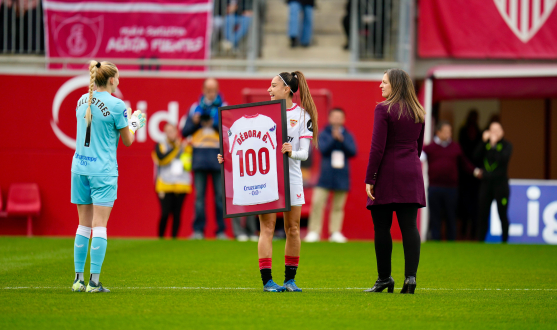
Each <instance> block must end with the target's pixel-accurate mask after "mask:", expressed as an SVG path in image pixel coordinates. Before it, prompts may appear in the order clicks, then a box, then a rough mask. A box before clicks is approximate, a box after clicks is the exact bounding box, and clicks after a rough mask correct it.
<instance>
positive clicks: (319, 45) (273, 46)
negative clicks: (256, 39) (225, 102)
mask: <svg viewBox="0 0 557 330" xmlns="http://www.w3.org/2000/svg"><path fill="white" fill-rule="evenodd" d="M314 41H315V42H314V43H315V44H314V45H312V46H310V47H307V48H304V47H296V48H290V39H289V38H288V37H287V36H286V35H285V34H266V35H265V38H263V52H262V57H261V58H262V59H264V60H295V61H300V62H347V61H349V59H350V53H349V52H348V51H345V50H343V49H342V46H343V45H344V43H345V38H344V36H343V35H315V36H314Z"/></svg>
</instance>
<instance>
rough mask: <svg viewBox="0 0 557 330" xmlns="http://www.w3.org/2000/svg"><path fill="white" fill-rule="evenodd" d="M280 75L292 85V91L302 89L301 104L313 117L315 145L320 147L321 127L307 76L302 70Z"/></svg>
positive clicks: (287, 83)
mask: <svg viewBox="0 0 557 330" xmlns="http://www.w3.org/2000/svg"><path fill="white" fill-rule="evenodd" d="M279 76H280V77H281V78H282V80H283V81H284V82H285V83H286V85H287V86H288V87H290V92H291V93H292V94H294V93H296V92H297V91H298V90H300V102H301V103H302V104H301V106H302V108H303V109H304V110H306V111H307V113H308V114H309V116H310V119H311V127H312V132H313V139H312V141H313V145H314V146H315V148H318V140H319V138H318V137H319V128H318V127H317V107H316V106H315V103H314V102H313V98H312V97H311V93H310V91H309V86H308V83H307V81H306V77H305V76H304V74H303V73H302V72H301V71H294V72H291V73H288V72H281V73H280V74H279ZM304 122H305V120H304Z"/></svg>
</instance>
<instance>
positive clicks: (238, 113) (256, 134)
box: [219, 100, 290, 218]
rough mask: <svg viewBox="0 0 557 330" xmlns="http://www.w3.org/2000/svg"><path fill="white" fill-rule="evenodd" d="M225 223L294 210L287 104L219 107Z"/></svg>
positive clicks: (282, 101)
mask: <svg viewBox="0 0 557 330" xmlns="http://www.w3.org/2000/svg"><path fill="white" fill-rule="evenodd" d="M219 123H220V125H219V133H220V134H219V136H220V153H221V155H222V156H223V158H224V163H223V164H222V165H221V171H222V185H223V192H224V193H223V211H224V217H225V218H233V217H242V216H246V215H252V214H265V213H276V212H288V211H290V185H289V184H288V183H289V182H290V180H289V163H288V156H287V155H285V154H282V152H281V148H282V144H283V143H284V142H286V141H287V139H288V134H287V125H286V102H285V100H277V101H268V102H258V103H248V104H240V105H234V106H228V107H221V108H219Z"/></svg>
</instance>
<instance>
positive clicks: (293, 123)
mask: <svg viewBox="0 0 557 330" xmlns="http://www.w3.org/2000/svg"><path fill="white" fill-rule="evenodd" d="M286 126H287V127H288V129H287V131H288V142H289V143H290V144H292V150H293V151H298V150H300V139H313V123H312V121H311V117H310V115H309V113H307V111H306V110H304V109H302V108H301V107H300V106H299V105H297V104H296V103H293V104H292V107H291V108H290V109H287V110H286ZM308 151H309V150H308ZM288 162H289V165H290V171H289V173H290V184H299V185H301V184H303V183H304V181H303V179H302V168H301V163H302V162H301V161H299V160H295V159H292V158H288Z"/></svg>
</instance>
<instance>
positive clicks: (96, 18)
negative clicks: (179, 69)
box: [43, 0, 212, 69]
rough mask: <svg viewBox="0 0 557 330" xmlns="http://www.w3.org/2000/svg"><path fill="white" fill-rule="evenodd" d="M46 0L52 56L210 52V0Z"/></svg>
mask: <svg viewBox="0 0 557 330" xmlns="http://www.w3.org/2000/svg"><path fill="white" fill-rule="evenodd" d="M43 4H44V5H43V6H44V12H45V28H46V33H45V35H46V40H47V42H46V54H47V57H50V58H60V57H64V58H68V57H76V58H91V59H103V58H126V59H207V58H208V57H209V49H210V47H209V43H210V32H211V29H210V23H211V15H212V4H211V1H210V0H150V1H146V0H120V1H114V2H109V1H102V0H94V1H91V0H87V1H84V0H56V1H52V0H44V1H43ZM61 67H62V66H61V65H60V64H51V65H50V68H61ZM70 67H71V68H78V69H80V68H83V65H73V66H71V65H70ZM125 68H127V69H137V68H138V67H137V66H136V67H133V66H126V67H125ZM171 69H172V68H171Z"/></svg>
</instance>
